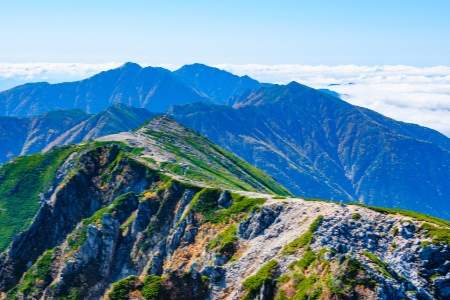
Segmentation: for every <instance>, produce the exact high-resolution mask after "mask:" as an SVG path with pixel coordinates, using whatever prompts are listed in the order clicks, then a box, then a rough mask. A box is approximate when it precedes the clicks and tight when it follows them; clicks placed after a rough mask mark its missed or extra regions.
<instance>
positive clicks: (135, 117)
mask: <svg viewBox="0 0 450 300" xmlns="http://www.w3.org/2000/svg"><path fill="white" fill-rule="evenodd" d="M152 116H154V114H152V113H150V112H148V111H147V110H145V109H142V108H131V107H127V106H124V105H121V104H116V105H113V106H111V107H109V108H108V109H107V110H105V111H103V112H101V113H98V114H95V115H90V114H86V113H85V112H83V111H81V110H60V111H53V112H48V113H45V114H42V115H39V116H34V117H28V118H17V117H0V163H1V162H5V161H7V160H9V159H11V158H12V157H15V156H18V155H25V154H30V153H35V152H39V151H46V150H49V149H50V148H52V147H54V146H58V145H67V144H76V143H79V142H82V141H87V140H92V139H95V138H98V137H100V136H104V135H107V134H112V133H117V132H121V131H128V130H132V129H135V128H136V127H138V126H140V125H142V124H143V123H144V122H145V121H147V120H149V119H150V118H151V117H152Z"/></svg>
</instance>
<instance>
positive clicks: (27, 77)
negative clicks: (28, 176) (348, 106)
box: [0, 63, 450, 136]
mask: <svg viewBox="0 0 450 300" xmlns="http://www.w3.org/2000/svg"><path fill="white" fill-rule="evenodd" d="M119 65H120V64H119V63H108V64H78V63H33V64H2V63H0V90H4V89H7V88H10V87H12V86H15V85H17V84H22V83H25V82H31V81H49V82H61V81H70V80H78V79H82V78H85V77H87V76H90V75H93V74H95V73H98V72H100V71H103V70H108V69H111V68H114V67H117V66H119ZM166 67H168V68H170V69H174V68H176V67H177V66H173V65H166ZM216 67H219V68H222V69H225V70H227V71H230V72H233V73H235V74H238V75H249V76H251V77H253V78H255V79H258V80H260V81H263V82H272V83H288V82H290V81H298V82H300V83H302V84H306V85H309V86H312V87H315V88H327V89H330V90H333V91H336V92H338V93H340V94H341V96H342V98H343V99H345V100H346V101H348V102H350V103H352V104H355V105H359V106H363V107H367V108H370V109H373V110H375V111H378V112H380V113H382V114H384V115H386V116H389V117H392V118H394V119H397V120H401V121H405V122H412V123H417V124H420V125H424V126H427V127H430V128H433V129H436V130H438V131H440V132H442V133H444V134H446V135H447V136H450V67H447V66H435V67H413V66H401V65H399V66H390V65H389V66H357V65H342V66H325V65H319V66H308V65H259V64H258V65H256V64H247V65H242V64H241V65H233V64H222V65H216Z"/></svg>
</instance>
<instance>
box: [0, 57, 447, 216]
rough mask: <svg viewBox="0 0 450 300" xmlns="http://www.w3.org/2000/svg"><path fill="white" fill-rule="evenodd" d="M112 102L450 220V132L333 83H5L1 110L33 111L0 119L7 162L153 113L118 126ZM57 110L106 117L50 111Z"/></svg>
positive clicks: (253, 159) (134, 78) (311, 179)
mask: <svg viewBox="0 0 450 300" xmlns="http://www.w3.org/2000/svg"><path fill="white" fill-rule="evenodd" d="M114 103H123V104H124V105H129V106H134V107H140V108H146V109H147V110H149V111H151V112H156V113H161V112H167V111H170V114H171V115H172V116H173V117H174V118H175V119H176V120H177V121H178V122H180V123H182V124H183V125H185V126H187V127H189V128H192V129H194V130H196V131H198V132H200V133H202V134H204V135H205V136H206V137H208V138H209V139H211V140H212V141H213V142H215V143H217V144H218V145H220V146H222V147H224V148H225V149H228V150H230V151H232V152H233V153H235V154H237V155H239V156H240V157H242V158H244V159H245V160H247V161H248V162H250V163H252V164H254V165H255V166H257V167H259V168H261V169H262V170H264V171H265V172H267V173H268V174H269V175H271V176H273V177H274V178H275V179H276V180H277V181H279V182H280V183H282V184H283V185H284V186H286V187H287V188H289V189H290V190H291V191H292V192H293V193H295V194H296V195H300V196H304V197H312V198H315V197H317V198H324V199H334V200H343V201H360V202H364V203H366V204H371V205H380V206H388V207H401V208H407V209H414V210H419V211H422V212H425V213H429V214H433V215H436V216H440V217H445V218H447V219H450V184H448V182H449V178H450V139H448V138H447V137H445V136H444V135H442V134H440V133H438V132H436V131H434V130H431V129H428V128H424V127H421V126H418V125H413V124H407V123H403V122H398V121H395V120H392V119H390V118H387V117H384V116H382V115H380V114H378V113H376V112H373V111H371V110H368V109H365V108H361V107H357V106H353V105H351V104H349V103H346V102H345V101H343V100H341V99H340V98H339V97H338V94H336V93H334V92H333V91H329V90H325V91H322V90H315V89H312V88H309V87H307V86H304V85H301V84H298V83H295V82H292V83H290V84H288V85H275V84H263V83H259V82H258V81H256V80H254V79H251V78H249V77H247V76H242V77H240V76H236V75H233V74H230V73H228V72H225V71H223V70H219V69H216V68H211V67H208V66H205V65H201V64H193V65H187V66H184V67H182V68H180V69H179V70H176V71H174V72H171V71H169V70H165V69H162V68H152V67H146V68H142V67H140V66H139V65H136V64H133V63H127V64H125V65H123V66H122V67H120V68H117V69H113V70H110V71H105V72H102V73H99V74H97V75H95V76H92V77H90V78H88V79H85V80H81V81H77V82H71V83H60V84H47V83H32V84H25V85H22V86H19V87H16V88H13V89H11V90H8V91H4V92H2V93H0V110H1V111H3V112H4V115H7V116H21V117H24V116H33V117H31V118H27V119H22V118H21V119H17V118H3V119H2V120H1V122H0V138H1V139H3V140H4V141H5V142H3V143H2V146H1V147H3V148H0V149H1V151H0V159H1V160H2V161H5V160H6V159H8V157H10V156H14V155H18V154H25V153H30V152H34V151H38V150H41V149H48V148H49V147H51V146H53V145H57V144H68V143H76V142H79V141H82V140H86V139H90V138H94V137H98V136H101V135H103V134H106V133H105V132H106V130H105V128H108V127H109V124H112V125H111V127H113V128H112V129H111V128H109V129H108V130H107V131H108V132H107V133H114V132H118V131H125V130H130V129H133V128H135V127H138V126H139V125H140V123H142V122H144V121H145V120H146V119H147V118H148V117H149V116H151V114H150V113H149V112H145V113H144V112H143V111H141V113H139V116H140V117H134V116H133V114H132V115H131V116H130V115H128V114H121V117H120V120H122V122H124V124H126V126H122V125H121V126H115V125H114V124H116V122H115V121H114V122H112V121H110V119H111V116H109V115H108V114H107V115H106V116H103V117H99V116H102V113H100V112H102V111H104V110H105V109H107V108H108V107H109V106H110V105H112V104H114ZM55 109H79V110H82V111H84V112H87V113H100V114H99V115H98V116H95V117H94V116H91V115H89V116H88V115H87V114H86V113H83V112H80V111H69V112H67V111H66V112H59V113H53V112H51V111H53V110H55ZM130 109H131V108H130ZM108 111H110V110H108ZM46 112H49V113H48V114H45V113H46ZM37 114H41V115H40V116H37V117H35V115H37ZM42 114H44V115H42ZM43 116H45V117H44V119H49V121H44V120H43V119H42V118H43ZM92 118H94V119H92ZM98 118H100V119H101V120H102V121H101V122H99V121H96V120H97V119H98ZM128 118H130V119H131V120H133V121H132V122H131V123H129V120H128ZM88 119H89V120H91V121H88ZM31 120H34V121H31ZM39 120H40V121H39ZM52 120H54V121H52ZM112 120H116V117H113V118H112ZM80 122H81V123H80ZM119 123H120V122H119ZM13 124H14V125H13ZM33 124H37V125H33ZM39 124H42V125H39ZM47 124H50V125H51V124H53V125H55V124H56V126H53V127H52V126H49V125H47ZM99 124H103V126H100V127H99ZM38 125H39V126H41V127H39V126H38ZM1 128H3V130H1ZM36 128H37V129H36ZM40 128H44V130H41V129H40ZM45 128H47V129H51V130H50V131H48V130H47V131H45ZM33 132H37V133H35V134H33ZM39 132H45V133H44V134H43V133H39ZM34 136H37V137H39V138H35V137H34Z"/></svg>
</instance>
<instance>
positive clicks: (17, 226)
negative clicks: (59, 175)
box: [0, 147, 76, 251]
mask: <svg viewBox="0 0 450 300" xmlns="http://www.w3.org/2000/svg"><path fill="white" fill-rule="evenodd" d="M75 150H76V147H63V148H58V149H55V150H54V151H51V152H49V153H47V154H35V155H30V156H23V157H19V158H17V159H15V160H14V161H12V162H10V163H8V164H5V165H3V166H2V167H1V168H0V251H2V250H4V249H5V248H6V247H7V246H8V244H9V243H10V241H11V239H12V237H13V236H14V235H15V234H16V233H18V232H20V231H22V230H24V229H25V228H26V227H27V226H28V225H29V224H30V222H31V220H32V219H33V217H34V215H35V214H36V212H37V210H38V209H39V195H40V193H42V192H43V191H45V190H46V189H47V188H48V187H49V186H50V183H51V182H52V180H53V179H54V178H55V174H56V170H57V168H58V167H59V166H60V165H61V164H62V162H63V161H64V160H65V159H66V158H67V157H68V156H69V154H70V153H72V152H73V151H75Z"/></svg>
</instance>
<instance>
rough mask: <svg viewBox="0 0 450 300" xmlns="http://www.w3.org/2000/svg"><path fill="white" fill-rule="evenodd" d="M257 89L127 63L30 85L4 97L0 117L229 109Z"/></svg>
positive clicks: (201, 72)
mask: <svg viewBox="0 0 450 300" xmlns="http://www.w3.org/2000/svg"><path fill="white" fill-rule="evenodd" d="M216 78H219V79H220V81H217V80H216ZM259 85H260V84H259V82H257V81H256V80H253V79H250V78H249V77H247V76H244V77H239V76H236V75H233V74H230V73H228V72H225V71H222V70H219V69H216V68H211V67H206V66H204V65H201V64H193V65H187V66H184V67H182V68H180V69H179V70H177V71H175V72H170V71H169V70H167V69H164V68H155V67H146V68H142V67H141V66H139V65H138V64H135V63H126V64H124V65H123V66H121V67H119V68H116V69H113V70H109V71H104V72H101V73H99V74H97V75H94V76H92V77H90V78H87V79H84V80H81V81H75V82H66V83H58V84H49V83H46V82H38V83H29V84H24V85H21V86H18V87H15V88H12V89H10V90H7V91H3V92H0V111H2V112H3V113H2V114H3V115H5V116H16V117H26V116H33V115H40V114H42V113H45V112H49V111H53V110H62V109H80V110H83V111H85V112H87V113H99V112H101V111H103V110H105V109H106V108H108V107H109V106H111V105H113V104H116V103H122V104H125V105H128V106H133V107H139V108H146V109H148V110H150V111H151V112H157V113H161V112H166V111H167V110H168V108H170V107H171V106H174V105H182V104H188V103H193V102H199V101H201V102H208V103H218V104H226V103H228V102H229V101H231V100H232V99H234V98H235V97H237V96H238V95H239V94H240V93H243V92H245V91H246V90H248V89H252V88H255V87H258V86H259Z"/></svg>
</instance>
